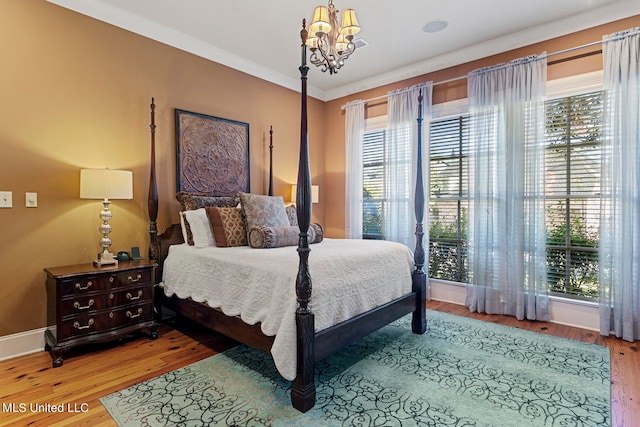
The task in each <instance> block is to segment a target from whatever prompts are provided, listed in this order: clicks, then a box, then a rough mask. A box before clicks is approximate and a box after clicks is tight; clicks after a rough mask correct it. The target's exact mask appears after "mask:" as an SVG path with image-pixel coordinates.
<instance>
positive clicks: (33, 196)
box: [24, 193, 38, 208]
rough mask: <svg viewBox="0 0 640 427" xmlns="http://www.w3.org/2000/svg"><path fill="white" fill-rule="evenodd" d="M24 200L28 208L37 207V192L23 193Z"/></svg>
mask: <svg viewBox="0 0 640 427" xmlns="http://www.w3.org/2000/svg"><path fill="white" fill-rule="evenodd" d="M24 202H25V206H26V207H28V208H37V207H38V193H25V196H24Z"/></svg>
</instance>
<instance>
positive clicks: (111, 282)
mask: <svg viewBox="0 0 640 427" xmlns="http://www.w3.org/2000/svg"><path fill="white" fill-rule="evenodd" d="M151 274H152V273H151V271H150V270H149V269H137V270H128V271H124V272H118V271H114V272H112V273H110V274H103V275H100V276H84V277H83V276H81V277H76V278H72V279H66V280H63V281H62V282H61V285H62V294H63V295H65V296H69V295H77V294H86V293H90V292H102V291H110V290H112V289H117V288H123V287H128V286H136V285H142V284H151Z"/></svg>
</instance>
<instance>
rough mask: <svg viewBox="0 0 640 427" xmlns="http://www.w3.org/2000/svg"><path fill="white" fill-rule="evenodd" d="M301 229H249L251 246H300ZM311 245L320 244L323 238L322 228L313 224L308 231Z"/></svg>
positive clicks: (284, 227) (258, 247)
mask: <svg viewBox="0 0 640 427" xmlns="http://www.w3.org/2000/svg"><path fill="white" fill-rule="evenodd" d="M298 234H300V229H299V228H298V227H297V226H295V227H292V226H282V227H252V228H251V229H249V246H251V247H252V248H257V249H268V248H280V247H283V246H298ZM307 235H308V239H309V244H312V243H320V242H321V241H322V238H323V232H322V226H320V224H311V226H310V227H309V231H308V234H307Z"/></svg>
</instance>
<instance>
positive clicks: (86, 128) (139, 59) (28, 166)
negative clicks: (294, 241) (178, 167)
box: [0, 0, 325, 336]
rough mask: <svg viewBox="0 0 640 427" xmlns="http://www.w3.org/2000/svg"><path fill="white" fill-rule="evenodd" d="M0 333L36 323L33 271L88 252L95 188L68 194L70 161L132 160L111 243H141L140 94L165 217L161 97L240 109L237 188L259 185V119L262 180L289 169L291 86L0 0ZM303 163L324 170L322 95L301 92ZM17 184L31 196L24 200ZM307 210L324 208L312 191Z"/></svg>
mask: <svg viewBox="0 0 640 427" xmlns="http://www.w3.org/2000/svg"><path fill="white" fill-rule="evenodd" d="M0 44H1V46H2V48H1V50H0V51H1V52H2V65H1V66H0V94H1V95H0V96H1V97H2V100H3V102H1V103H0V191H12V192H13V208H12V209H0V236H1V244H0V336H3V335H8V334H12V333H16V332H21V331H26V330H31V329H36V328H40V327H44V326H46V313H45V307H46V304H45V299H46V292H45V286H44V273H43V272H42V269H43V268H44V267H49V266H57V265H68V264H77V263H85V262H91V260H93V259H94V258H95V257H96V253H97V252H98V250H99V249H100V248H99V246H98V240H99V239H100V234H99V232H98V226H99V225H100V220H99V218H98V212H99V211H100V210H101V208H102V204H101V203H100V201H98V200H81V199H80V198H79V170H80V169H81V168H101V167H109V168H112V169H127V170H131V171H133V176H134V199H133V200H114V201H113V203H112V204H111V211H112V212H113V219H112V220H111V222H110V224H111V225H112V226H113V231H112V233H111V235H110V237H111V239H112V240H113V245H112V246H111V250H112V252H115V251H118V250H129V249H130V248H131V247H132V246H139V247H140V249H141V251H142V253H143V254H146V253H147V248H148V229H149V226H148V219H147V199H146V197H147V191H148V180H149V178H148V176H149V166H148V165H149V155H150V153H149V147H150V144H149V141H150V136H149V120H150V118H149V104H150V101H151V97H155V103H156V125H157V129H156V149H157V168H158V187H159V188H158V191H159V197H160V211H159V215H158V229H159V230H160V231H162V230H164V228H165V227H166V226H168V225H169V224H170V223H173V222H177V221H178V216H177V214H178V204H177V202H176V201H175V188H176V187H175V186H176V184H175V137H174V135H175V129H174V109H175V108H179V109H184V110H189V111H194V112H198V113H203V114H209V115H212V116H218V117H223V118H227V119H233V120H238V121H242V122H248V123H249V128H250V143H251V147H250V154H251V191H253V192H257V193H264V192H266V189H267V169H266V168H267V167H268V148H267V147H268V145H269V126H271V125H272V126H273V129H274V146H275V148H274V183H275V193H276V194H278V195H282V196H283V197H284V198H285V201H289V193H290V189H289V188H290V187H289V184H291V183H294V182H295V180H296V177H297V164H298V140H299V132H300V130H299V129H300V125H299V123H300V95H299V93H297V92H295V91H292V90H288V89H284V88H282V87H280V86H277V85H274V84H271V83H268V82H265V81H263V80H260V79H257V78H254V77H251V76H249V75H246V74H244V73H241V72H238V71H235V70H232V69H230V68H227V67H224V66H222V65H219V64H216V63H213V62H211V61H208V60H205V59H202V58H200V57H197V56H194V55H191V54H188V53H185V52H182V51H180V50H177V49H174V48H171V47H168V46H166V45H164V44H161V43H158V42H155V41H152V40H150V39H147V38H144V37H141V36H138V35H135V34H133V33H130V32H127V31H125V30H122V29H119V28H116V27H113V26H111V25H108V24H105V23H102V22H100V21H97V20H94V19H91V18H88V17H86V16H83V15H80V14H77V13H74V12H71V11H69V10H67V9H64V8H61V7H59V6H56V5H53V4H51V3H48V2H45V1H42V0H2V3H1V8H0ZM309 101H310V104H309V116H310V117H319V118H320V119H321V120H318V121H317V122H316V123H314V122H310V123H309V141H310V145H311V148H310V151H311V159H312V160H311V162H312V164H311V174H312V177H313V178H314V184H315V183H318V184H319V185H322V182H319V179H320V177H321V175H322V171H323V170H324V158H325V152H324V148H323V145H322V144H317V143H316V144H314V141H322V140H324V136H323V134H322V131H321V124H322V122H323V114H324V108H323V103H322V102H320V101H318V100H314V99H311V98H310V99H309ZM25 192H37V193H38V207H37V208H26V207H25ZM320 197H321V200H320V203H319V204H315V205H314V206H313V208H314V218H313V219H314V221H317V222H320V223H322V222H324V218H323V208H322V206H323V199H322V198H323V194H321V196H320Z"/></svg>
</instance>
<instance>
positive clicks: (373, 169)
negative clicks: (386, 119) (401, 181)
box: [362, 129, 386, 239]
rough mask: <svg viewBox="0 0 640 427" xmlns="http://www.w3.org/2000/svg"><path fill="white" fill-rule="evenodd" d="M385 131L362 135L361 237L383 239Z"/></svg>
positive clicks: (379, 130) (374, 131)
mask: <svg viewBox="0 0 640 427" xmlns="http://www.w3.org/2000/svg"><path fill="white" fill-rule="evenodd" d="M385 142H386V130H385V129H375V130H370V131H366V132H365V133H364V141H363V144H362V160H363V168H362V173H363V179H362V187H363V188H362V193H363V194H362V237H363V238H364V239H384V213H385V199H384V194H385V191H384V190H385V188H384V185H385V169H386V165H385V162H384V149H385Z"/></svg>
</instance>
